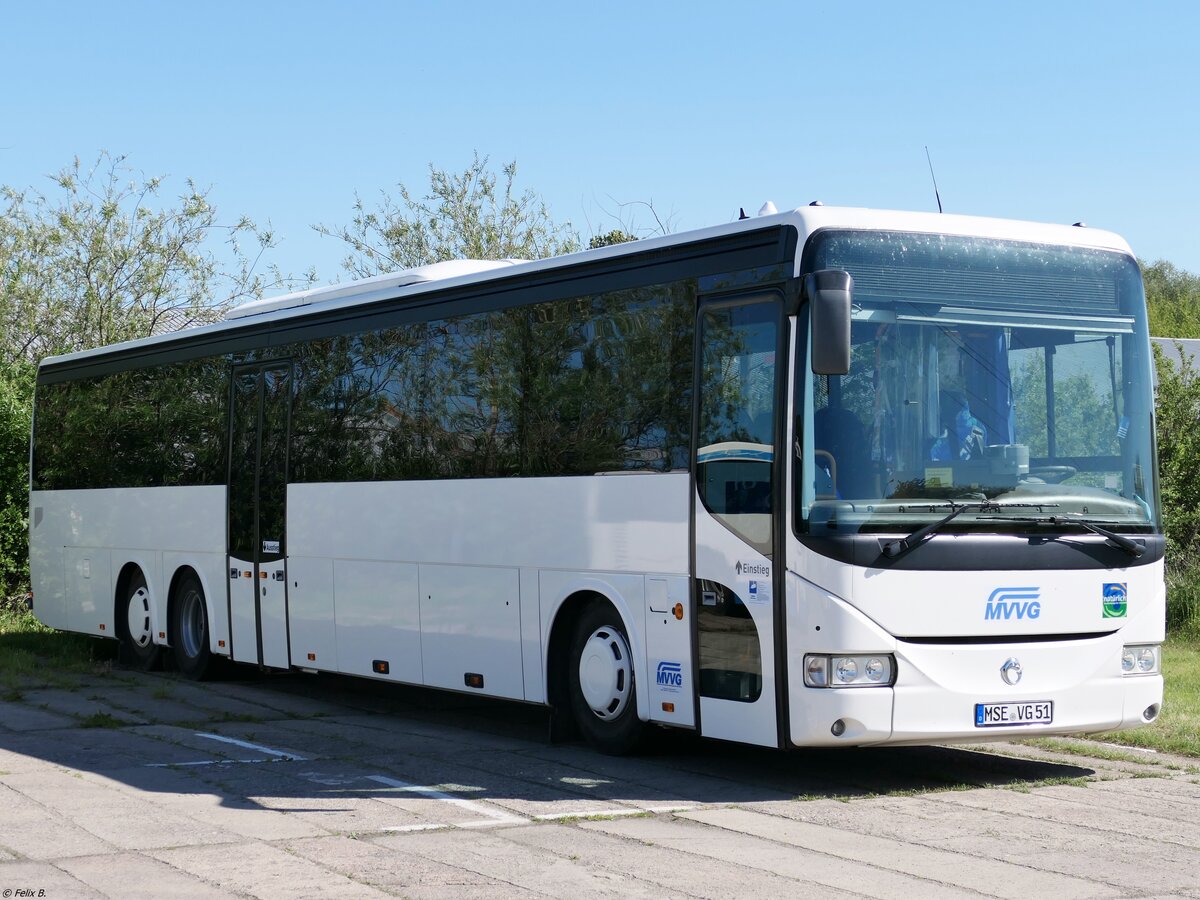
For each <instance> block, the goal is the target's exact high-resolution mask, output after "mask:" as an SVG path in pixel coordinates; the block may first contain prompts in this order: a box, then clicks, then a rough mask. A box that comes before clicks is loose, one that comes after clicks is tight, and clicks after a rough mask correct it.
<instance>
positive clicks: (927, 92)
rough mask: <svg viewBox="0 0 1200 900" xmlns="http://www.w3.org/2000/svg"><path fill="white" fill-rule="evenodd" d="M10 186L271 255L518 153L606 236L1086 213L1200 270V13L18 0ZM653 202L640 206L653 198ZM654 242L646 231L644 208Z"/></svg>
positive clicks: (560, 204) (329, 252)
mask: <svg viewBox="0 0 1200 900" xmlns="http://www.w3.org/2000/svg"><path fill="white" fill-rule="evenodd" d="M2 21H3V23H4V26H3V30H2V32H0V76H2V77H3V83H4V85H5V86H6V90H5V98H4V103H3V106H2V107H0V110H2V115H0V183H4V184H8V185H11V186H14V187H25V186H30V185H32V186H35V187H43V188H49V182H47V181H46V180H45V176H46V175H47V174H49V173H51V172H54V171H56V170H57V169H59V168H61V167H62V166H63V165H65V164H66V163H68V162H69V161H70V160H71V159H72V157H74V156H76V155H78V156H80V157H81V158H83V159H84V160H85V161H87V160H89V159H93V158H94V157H95V155H96V153H97V152H98V151H100V150H102V149H105V150H109V151H111V152H113V153H123V154H128V156H129V162H130V164H131V165H133V166H134V167H135V168H137V169H139V170H141V171H143V172H145V173H146V174H148V175H167V176H169V178H168V181H167V185H166V187H167V190H168V191H171V190H173V189H174V190H180V191H181V190H182V189H183V186H184V179H185V178H188V177H190V178H193V179H195V180H196V181H197V182H198V183H199V184H201V185H208V186H211V188H212V198H213V200H214V201H215V202H216V204H217V206H218V208H219V209H220V211H221V213H222V217H223V218H225V219H227V220H232V219H235V218H236V217H237V216H239V215H243V214H244V215H248V216H250V217H251V218H253V219H255V220H257V221H259V222H266V221H267V220H269V221H270V222H271V223H272V225H273V227H274V229H275V231H276V232H277V234H278V236H279V237H280V239H281V242H282V243H281V246H280V247H279V249H278V250H277V251H275V253H274V256H273V261H274V262H276V263H278V264H279V265H280V266H281V267H282V268H283V269H285V270H290V271H300V270H302V269H305V268H307V267H309V266H312V267H315V268H316V270H317V272H318V275H319V277H320V280H321V281H331V280H336V279H338V278H339V277H344V276H342V274H341V272H340V271H339V265H338V263H339V260H340V259H341V257H342V255H343V251H342V249H341V247H340V246H339V245H338V243H337V242H336V241H334V240H332V239H330V238H323V237H320V236H318V235H317V234H315V233H314V232H313V231H312V230H311V228H310V226H311V225H312V224H313V223H316V222H324V223H329V224H338V223H344V222H348V221H349V219H350V217H351V206H352V203H353V198H354V194H355V192H356V191H357V192H358V193H360V194H361V195H362V196H363V197H364V199H365V200H367V201H368V203H369V202H371V200H372V199H373V198H375V197H377V196H378V192H379V190H380V189H393V190H394V186H395V184H396V183H397V182H399V181H403V182H405V183H406V184H408V185H410V186H412V187H421V186H423V185H424V184H425V183H426V182H425V179H426V174H427V167H428V164H429V163H430V162H433V163H436V164H437V165H438V166H440V167H446V168H450V169H462V168H464V167H465V166H466V165H467V164H468V163H469V161H470V160H471V156H472V153H473V152H474V151H476V150H477V151H479V152H480V153H481V154H485V155H489V156H490V157H491V160H492V162H493V163H495V164H496V165H497V166H499V165H500V164H502V163H504V162H507V161H509V160H513V159H515V160H516V161H517V163H518V184H519V186H524V187H528V188H532V189H533V190H535V191H537V192H538V193H540V194H542V195H543V197H544V198H545V199H546V201H547V203H548V204H549V206H550V208H551V210H552V211H553V213H554V214H555V216H556V218H558V219H566V220H570V221H571V222H572V223H573V224H574V225H575V226H576V227H577V228H578V229H579V230H580V231H581V232H582V233H583V234H584V236H585V238H586V236H587V235H588V234H590V233H595V232H601V231H607V230H609V229H610V228H612V227H615V226H616V225H617V224H618V222H617V221H616V219H614V218H613V214H619V212H620V209H619V207H618V206H617V204H618V203H620V202H633V201H653V203H654V206H655V208H656V210H657V211H658V213H659V214H660V215H661V216H663V217H666V218H668V219H669V221H670V222H671V224H672V226H673V229H674V230H676V231H680V230H686V229H689V228H695V227H702V226H705V225H711V224H716V223H718V222H724V221H728V220H729V219H731V218H734V217H736V215H737V210H738V207H745V208H746V210H747V211H748V212H751V213H753V212H755V211H757V209H758V207H759V206H760V205H761V204H762V202H763V201H764V200H766V199H771V200H773V201H774V202H775V203H776V204H777V206H778V207H779V208H780V209H783V208H785V207H792V206H799V205H802V204H804V203H807V202H808V201H810V200H813V199H821V200H823V201H824V202H825V203H826V204H837V205H848V206H873V207H884V208H899V209H932V208H935V206H934V197H933V190H932V187H931V185H930V178H929V171H928V168H927V165H926V161H925V151H924V147H925V145H928V146H929V148H930V152H931V153H932V156H933V162H934V166H935V168H936V171H937V178H938V185H939V187H940V189H941V194H942V199H943V202H944V204H945V206H946V210H947V211H948V212H957V213H967V214H975V215H994V216H1004V217H1012V218H1022V219H1033V220H1038V221H1050V222H1075V221H1079V220H1082V221H1085V222H1087V223H1088V224H1089V225H1092V226H1096V227H1104V228H1110V229H1112V230H1115V231H1118V232H1120V233H1121V234H1123V235H1124V236H1125V237H1126V238H1127V239H1128V240H1129V241H1130V243H1131V244H1132V245H1133V248H1134V250H1135V252H1137V253H1138V255H1139V256H1141V257H1142V258H1145V259H1151V260H1153V259H1159V258H1165V259H1168V260H1171V261H1172V262H1174V263H1176V264H1177V265H1179V266H1182V267H1184V268H1186V269H1189V270H1191V271H1195V272H1200V238H1198V230H1197V227H1196V224H1195V223H1196V216H1197V215H1198V213H1200V171H1198V167H1200V152H1198V144H1200V114H1198V111H1200V52H1198V51H1197V39H1198V38H1200V4H1195V3H1184V2H1178V3H1144V4H1131V3H1052V2H1048V0H1043V2H1041V3H1024V2H1009V3H963V2H958V3H919V2H905V3H828V2H824V3H803V2H791V3H774V2H765V3H753V2H741V3H707V2H702V0H693V2H689V3H652V2H649V0H643V2H642V3H623V2H608V3H603V4H586V5H583V4H580V5H578V6H576V5H574V4H562V3H559V4H550V3H546V4H541V3H520V2H515V0H514V2H510V3H506V4H494V3H491V4H488V3H451V2H444V3H438V4H416V3H387V4H385V3H355V2H342V3H338V4H336V5H335V4H312V3H302V2H290V3H266V2H264V3H256V2H251V0H243V2H240V3H228V2H208V3H204V4H159V3H150V2H146V3H128V2H120V0H111V2H108V3H105V4H82V3H80V4H67V3H56V2H44V3H39V4H36V5H35V4H33V3H30V2H26V3H24V4H21V5H15V4H13V3H6V4H5V5H4V13H3V19H2ZM630 212H631V214H633V213H634V209H633V208H631V210H630ZM638 219H639V222H640V223H641V224H648V223H649V219H648V217H647V216H646V215H645V214H644V212H643V213H641V214H638Z"/></svg>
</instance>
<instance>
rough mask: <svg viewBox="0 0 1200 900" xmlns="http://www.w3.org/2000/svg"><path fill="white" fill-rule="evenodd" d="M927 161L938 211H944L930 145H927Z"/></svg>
mask: <svg viewBox="0 0 1200 900" xmlns="http://www.w3.org/2000/svg"><path fill="white" fill-rule="evenodd" d="M925 161H926V162H928V163H929V177H930V178H932V179H933V196H935V197H936V198H937V202H938V212H941V211H942V195H941V194H939V193H938V189H937V176H936V175H934V174H933V160H932V159H931V158H930V156H929V145H928V144H926V145H925Z"/></svg>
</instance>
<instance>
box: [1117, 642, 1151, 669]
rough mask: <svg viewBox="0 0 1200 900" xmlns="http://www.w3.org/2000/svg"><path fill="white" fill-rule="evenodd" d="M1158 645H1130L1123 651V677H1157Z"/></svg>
mask: <svg viewBox="0 0 1200 900" xmlns="http://www.w3.org/2000/svg"><path fill="white" fill-rule="evenodd" d="M1158 652H1159V647H1158V644H1128V645H1126V646H1125V648H1124V649H1123V650H1122V651H1121V674H1122V675H1157V674H1158V671H1159V657H1158Z"/></svg>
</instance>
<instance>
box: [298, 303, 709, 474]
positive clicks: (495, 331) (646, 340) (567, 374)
mask: <svg viewBox="0 0 1200 900" xmlns="http://www.w3.org/2000/svg"><path fill="white" fill-rule="evenodd" d="M694 296H695V292H694V288H693V286H692V285H690V284H679V285H671V286H660V287H651V288H639V289H634V290H629V291H620V292H612V293H607V294H601V295H595V296H588V297H577V298H571V299H569V300H561V301H555V302H552V303H545V304H539V305H536V306H529V307H521V308H516V309H510V310H503V311H496V312H487V313H480V314H476V315H471V316H462V317H456V318H450V319H440V320H435V321H432V322H422V323H413V324H405V325H398V326H396V327H393V328H388V329H384V330H380V331H373V332H369V333H366V334H360V335H355V336H348V337H340V338H333V339H329V340H324V341H319V342H315V343H313V344H309V345H306V346H304V347H301V348H296V350H295V354H294V355H295V356H296V358H297V363H298V368H297V371H298V375H299V387H298V395H297V404H296V408H295V411H294V415H293V439H294V447H295V450H294V466H293V472H294V476H293V477H294V478H295V479H296V480H299V481H363V480H382V479H420V478H499V477H508V476H514V475H526V476H539V475H541V476H546V475H592V474H596V473H598V472H613V471H629V470H649V471H669V470H671V469H682V468H685V467H686V466H687V452H688V451H687V448H688V434H689V428H690V416H691V410H690V396H691V355H692V327H693V326H692V321H693V320H692V316H693V313H692V308H693V307H692V304H693V302H694V300H693V298H694Z"/></svg>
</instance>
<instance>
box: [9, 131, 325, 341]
mask: <svg viewBox="0 0 1200 900" xmlns="http://www.w3.org/2000/svg"><path fill="white" fill-rule="evenodd" d="M53 183H54V187H55V188H56V190H55V191H54V192H53V193H51V194H45V193H41V192H37V191H34V190H32V189H25V190H18V189H16V188H13V187H8V186H5V187H3V188H0V201H2V202H3V203H4V209H3V214H2V215H0V291H2V293H0V329H2V333H0V354H2V355H3V358H4V359H7V360H15V359H25V360H36V359H40V358H41V357H43V356H47V355H51V354H58V353H69V352H72V351H75V350H83V349H87V348H89V347H95V346H101V345H104V344H111V343H115V342H117V341H124V340H132V339H135V338H139V337H145V336H147V335H149V334H153V333H160V332H164V331H174V330H177V329H179V328H186V327H188V326H191V325H197V324H204V323H206V322H211V321H215V320H217V319H219V318H220V316H221V315H222V313H223V311H224V310H225V309H226V308H227V307H229V306H230V305H232V304H235V303H238V302H241V301H244V300H249V299H253V298H256V297H259V296H261V295H262V294H263V293H264V292H265V291H268V290H272V289H276V288H280V287H282V286H285V285H291V284H292V283H294V281H296V280H297V279H290V278H285V277H283V276H282V275H281V273H280V272H279V271H278V270H277V269H273V268H271V269H266V270H260V269H259V264H260V263H261V261H262V257H263V254H264V253H265V252H266V251H267V250H269V249H270V248H271V247H272V246H273V244H274V237H273V235H272V233H271V232H270V230H269V229H260V228H258V227H256V226H255V224H254V223H253V222H251V221H250V220H249V219H246V218H241V219H238V220H236V221H235V222H233V223H232V224H223V223H221V222H220V221H219V220H218V218H217V211H216V208H215V207H214V206H213V204H212V203H211V201H210V200H209V197H208V192H207V191H205V190H202V189H200V188H198V187H197V186H196V185H195V183H193V182H192V181H190V180H189V181H187V182H186V187H185V190H184V191H183V193H182V194H181V195H180V196H179V197H178V199H177V201H176V202H175V204H171V203H164V202H163V201H162V198H161V196H160V195H161V191H162V188H163V179H162V178H159V177H153V178H146V177H144V176H141V175H139V174H137V173H134V172H133V171H132V170H131V169H130V168H129V167H128V166H127V165H126V164H125V157H122V156H112V155H110V154H107V153H102V154H101V155H100V157H99V159H98V160H97V161H96V163H95V165H94V166H92V167H90V168H85V167H83V166H82V165H81V164H80V162H79V160H78V158H77V159H75V161H74V162H73V163H72V164H71V165H70V166H67V167H66V168H64V169H63V170H62V171H60V172H59V173H58V174H57V175H56V176H54V179H53ZM217 244H223V245H224V247H223V249H222V251H221V253H220V255H219V256H218V252H217V249H218V248H217V247H216V246H214V245H217ZM311 279H312V275H311V274H309V275H308V276H305V278H303V279H298V280H301V281H305V280H307V281H311Z"/></svg>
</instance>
